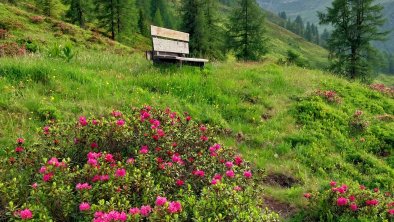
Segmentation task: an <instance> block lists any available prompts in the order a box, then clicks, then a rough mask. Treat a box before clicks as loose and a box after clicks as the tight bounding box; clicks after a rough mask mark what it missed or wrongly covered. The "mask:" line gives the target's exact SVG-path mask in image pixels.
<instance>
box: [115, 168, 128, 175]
mask: <svg viewBox="0 0 394 222" xmlns="http://www.w3.org/2000/svg"><path fill="white" fill-rule="evenodd" d="M115 176H116V177H124V176H126V170H125V169H123V168H122V169H117V170H116V172H115Z"/></svg>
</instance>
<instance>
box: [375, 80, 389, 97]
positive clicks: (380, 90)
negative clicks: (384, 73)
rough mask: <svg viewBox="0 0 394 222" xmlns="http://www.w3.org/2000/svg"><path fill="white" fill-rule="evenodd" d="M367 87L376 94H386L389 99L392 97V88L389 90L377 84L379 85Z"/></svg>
mask: <svg viewBox="0 0 394 222" xmlns="http://www.w3.org/2000/svg"><path fill="white" fill-rule="evenodd" d="M369 87H370V88H371V89H373V90H376V91H378V92H381V93H384V94H387V95H389V96H391V97H394V88H393V87H391V88H390V87H387V86H385V85H384V84H379V83H376V84H372V85H370V86H369Z"/></svg>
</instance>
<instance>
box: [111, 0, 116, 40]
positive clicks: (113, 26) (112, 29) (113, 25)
mask: <svg viewBox="0 0 394 222" xmlns="http://www.w3.org/2000/svg"><path fill="white" fill-rule="evenodd" d="M114 13H115V8H114V0H111V39H112V40H115V22H114V16H115V15H114Z"/></svg>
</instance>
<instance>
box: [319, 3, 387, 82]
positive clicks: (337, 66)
mask: <svg viewBox="0 0 394 222" xmlns="http://www.w3.org/2000/svg"><path fill="white" fill-rule="evenodd" d="M382 10H383V7H382V6H380V5H378V4H377V3H376V1H375V0H361V1H350V0H335V1H334V2H333V3H332V6H331V7H329V8H327V12H326V13H322V12H319V18H320V23H321V24H330V25H332V26H333V27H334V30H333V33H332V35H331V37H330V38H329V40H328V48H329V49H330V52H331V56H332V62H333V65H332V69H333V70H334V71H335V72H336V73H340V74H343V75H345V76H347V77H349V78H351V79H355V78H361V79H364V80H365V79H367V78H368V75H370V72H371V69H372V68H371V62H370V60H371V59H372V58H373V57H374V56H375V54H376V52H375V51H374V49H373V47H372V46H371V42H372V41H379V40H380V41H381V40H383V39H384V38H385V36H387V34H388V32H385V31H382V30H381V26H382V25H383V24H384V23H385V19H384V17H383V13H382Z"/></svg>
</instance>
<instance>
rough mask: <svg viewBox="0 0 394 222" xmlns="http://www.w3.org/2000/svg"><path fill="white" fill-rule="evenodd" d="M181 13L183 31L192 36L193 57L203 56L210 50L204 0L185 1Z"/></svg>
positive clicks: (191, 49)
mask: <svg viewBox="0 0 394 222" xmlns="http://www.w3.org/2000/svg"><path fill="white" fill-rule="evenodd" d="M181 12H182V28H181V29H182V31H184V32H187V33H189V34H190V42H189V44H190V46H189V47H190V51H191V53H192V54H193V55H198V56H203V55H204V53H205V52H206V51H207V48H208V46H207V42H208V37H207V31H206V29H205V24H206V19H205V15H204V2H203V0H185V1H184V2H183V4H182V8H181Z"/></svg>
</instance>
